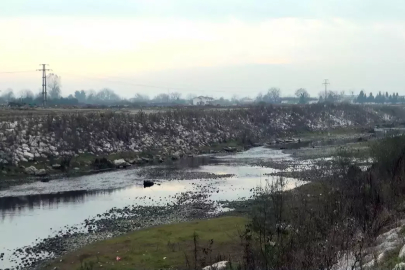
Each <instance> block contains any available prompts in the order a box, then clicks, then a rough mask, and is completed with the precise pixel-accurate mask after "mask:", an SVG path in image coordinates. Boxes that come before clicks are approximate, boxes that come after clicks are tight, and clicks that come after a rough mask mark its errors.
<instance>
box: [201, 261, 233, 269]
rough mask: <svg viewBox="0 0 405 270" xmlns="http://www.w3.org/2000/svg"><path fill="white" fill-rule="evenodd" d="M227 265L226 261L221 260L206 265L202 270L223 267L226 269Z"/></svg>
mask: <svg viewBox="0 0 405 270" xmlns="http://www.w3.org/2000/svg"><path fill="white" fill-rule="evenodd" d="M227 265H228V261H221V262H217V263H214V264H213V265H211V266H206V267H204V268H203V269H202V270H224V269H226V267H227Z"/></svg>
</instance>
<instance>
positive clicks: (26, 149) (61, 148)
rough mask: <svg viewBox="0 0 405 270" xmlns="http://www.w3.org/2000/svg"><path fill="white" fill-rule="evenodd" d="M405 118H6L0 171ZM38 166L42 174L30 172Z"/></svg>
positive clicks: (171, 153)
mask: <svg viewBox="0 0 405 270" xmlns="http://www.w3.org/2000/svg"><path fill="white" fill-rule="evenodd" d="M403 115H404V113H403V110H402V109H401V108H398V107H374V106H373V107H366V106H357V105H348V104H341V105H332V104H329V105H326V104H316V105H308V106H256V107H251V108H247V109H229V110H198V109H179V110H172V111H167V112H163V113H152V114H145V113H142V112H140V113H138V114H125V113H113V112H109V111H106V112H99V113H94V112H93V113H80V112H78V113H70V114H57V113H53V114H49V115H46V116H34V115H26V116H21V115H19V116H9V117H8V118H7V119H6V118H3V121H2V122H1V123H0V166H1V167H2V168H3V174H6V173H7V172H5V170H4V168H5V167H7V166H14V167H16V166H20V167H21V165H24V166H25V167H24V168H23V169H24V171H25V173H27V174H31V175H37V174H39V175H44V174H46V172H47V171H48V170H56V169H60V166H61V165H62V166H64V164H63V158H64V157H77V156H80V155H87V156H89V155H94V156H98V157H100V156H108V155H110V154H113V153H124V152H131V153H133V154H134V155H135V157H133V158H132V159H131V160H118V161H117V160H115V161H114V160H112V161H111V163H112V164H114V163H115V164H114V165H116V166H126V165H128V163H137V162H138V163H140V162H142V161H143V160H142V159H141V158H142V157H144V159H145V156H147V157H148V158H152V159H157V160H160V161H162V160H164V159H167V158H170V159H171V158H173V159H177V158H179V157H181V156H183V155H189V154H195V153H199V152H200V151H201V149H204V148H207V147H210V146H211V145H213V144H218V143H226V142H229V141H239V142H242V143H255V142H257V141H262V140H268V139H271V138H275V137H277V136H279V135H283V134H284V135H285V134H291V133H295V132H297V131H300V130H302V131H314V130H326V129H331V128H337V127H358V126H364V127H366V126H372V125H375V124H379V123H383V122H384V123H393V122H399V121H402V120H403V119H405V117H404V116H403ZM137 155H139V156H137ZM117 159H118V158H117ZM54 160H55V162H53V161H54ZM41 162H42V163H46V164H47V166H48V167H44V168H37V167H35V166H33V165H35V164H38V163H41ZM61 162H62V163H61ZM97 162H100V163H103V161H97ZM27 163H28V164H27ZM30 163H32V164H30ZM53 163H55V164H53ZM118 163H120V164H118ZM110 165H111V164H110ZM76 169H78V168H76Z"/></svg>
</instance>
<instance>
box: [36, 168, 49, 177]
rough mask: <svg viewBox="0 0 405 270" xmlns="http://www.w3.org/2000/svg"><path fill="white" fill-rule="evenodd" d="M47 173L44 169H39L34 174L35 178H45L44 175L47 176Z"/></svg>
mask: <svg viewBox="0 0 405 270" xmlns="http://www.w3.org/2000/svg"><path fill="white" fill-rule="evenodd" d="M47 174H48V173H47V171H46V170H45V169H40V170H38V171H37V172H36V174H35V175H37V176H45V175H47Z"/></svg>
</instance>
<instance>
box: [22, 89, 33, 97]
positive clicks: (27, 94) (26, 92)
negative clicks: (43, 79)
mask: <svg viewBox="0 0 405 270" xmlns="http://www.w3.org/2000/svg"><path fill="white" fill-rule="evenodd" d="M20 98H34V93H33V92H32V91H31V90H29V89H23V90H21V91H20Z"/></svg>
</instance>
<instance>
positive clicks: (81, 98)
mask: <svg viewBox="0 0 405 270" xmlns="http://www.w3.org/2000/svg"><path fill="white" fill-rule="evenodd" d="M75 98H76V99H77V100H78V101H79V102H81V103H84V102H86V92H85V91H84V90H81V91H76V92H75Z"/></svg>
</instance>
